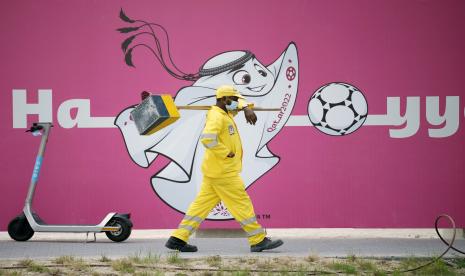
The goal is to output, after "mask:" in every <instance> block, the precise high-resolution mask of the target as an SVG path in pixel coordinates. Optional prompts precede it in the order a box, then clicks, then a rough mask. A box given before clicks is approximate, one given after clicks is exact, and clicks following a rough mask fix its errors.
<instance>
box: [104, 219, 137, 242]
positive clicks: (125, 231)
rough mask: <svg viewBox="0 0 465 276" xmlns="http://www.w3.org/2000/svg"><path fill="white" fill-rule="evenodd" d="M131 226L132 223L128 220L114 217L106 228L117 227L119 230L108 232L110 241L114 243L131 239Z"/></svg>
mask: <svg viewBox="0 0 465 276" xmlns="http://www.w3.org/2000/svg"><path fill="white" fill-rule="evenodd" d="M131 225H132V224H131V222H130V221H129V220H128V219H126V218H122V217H114V218H112V219H111V220H110V221H109V222H108V223H107V225H106V226H117V227H119V230H117V231H107V232H105V234H106V235H107V237H108V238H109V239H110V240H112V241H114V242H122V241H125V240H126V239H127V238H129V235H131V228H132V226H131Z"/></svg>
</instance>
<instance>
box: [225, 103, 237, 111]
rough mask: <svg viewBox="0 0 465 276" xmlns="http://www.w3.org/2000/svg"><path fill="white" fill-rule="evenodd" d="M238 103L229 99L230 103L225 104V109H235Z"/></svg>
mask: <svg viewBox="0 0 465 276" xmlns="http://www.w3.org/2000/svg"><path fill="white" fill-rule="evenodd" d="M238 105H239V102H237V101H231V104H229V105H226V109H227V110H229V111H232V110H236V109H237V107H238Z"/></svg>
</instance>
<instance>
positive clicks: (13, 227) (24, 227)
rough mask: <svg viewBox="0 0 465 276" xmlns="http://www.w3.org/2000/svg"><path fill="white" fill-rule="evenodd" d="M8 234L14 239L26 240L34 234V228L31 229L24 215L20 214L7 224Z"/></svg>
mask: <svg viewBox="0 0 465 276" xmlns="http://www.w3.org/2000/svg"><path fill="white" fill-rule="evenodd" d="M8 234H9V235H10V237H11V238H12V239H13V240H15V241H27V240H29V239H30V238H32V236H34V230H32V228H31V225H30V224H29V222H28V221H27V218H26V216H24V214H21V215H19V216H17V217H15V218H14V219H12V220H11V221H10V223H9V224H8Z"/></svg>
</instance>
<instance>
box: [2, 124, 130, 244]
mask: <svg viewBox="0 0 465 276" xmlns="http://www.w3.org/2000/svg"><path fill="white" fill-rule="evenodd" d="M51 128H52V123H33V125H32V126H31V127H30V128H29V130H27V131H26V132H31V133H32V134H33V135H34V136H40V135H41V136H42V139H41V143H40V147H39V153H38V154H37V158H36V161H35V165H34V170H33V172H32V178H31V183H30V185H29V191H28V193H27V197H26V202H25V204H24V209H23V212H22V213H21V214H20V215H18V216H17V217H15V218H14V219H12V220H11V222H10V223H9V224H8V234H9V235H10V237H11V238H12V239H14V240H16V241H27V240H29V239H30V238H32V236H33V235H34V232H69V233H87V234H89V233H94V238H95V233H100V232H105V234H106V235H107V237H108V238H109V239H110V240H112V241H114V242H122V241H124V240H126V239H127V238H129V236H130V235H131V229H132V226H133V225H132V222H131V220H130V214H119V213H109V214H107V215H106V216H105V218H104V219H103V220H102V221H101V222H100V223H99V224H98V225H64V224H56V225H53V224H47V223H45V222H44V221H43V220H42V219H41V218H40V217H39V216H38V215H37V214H36V213H34V212H33V210H32V200H33V198H34V192H35V188H36V186H37V181H38V178H39V172H40V169H41V167H42V161H43V158H44V153H45V146H46V145H47V140H48V136H49V134H50V130H51Z"/></svg>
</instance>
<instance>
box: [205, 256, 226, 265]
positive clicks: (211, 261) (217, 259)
mask: <svg viewBox="0 0 465 276" xmlns="http://www.w3.org/2000/svg"><path fill="white" fill-rule="evenodd" d="M205 261H206V262H207V264H208V265H209V266H213V267H221V265H222V262H223V259H221V256H220V255H215V256H209V257H207V258H206V259H205Z"/></svg>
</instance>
